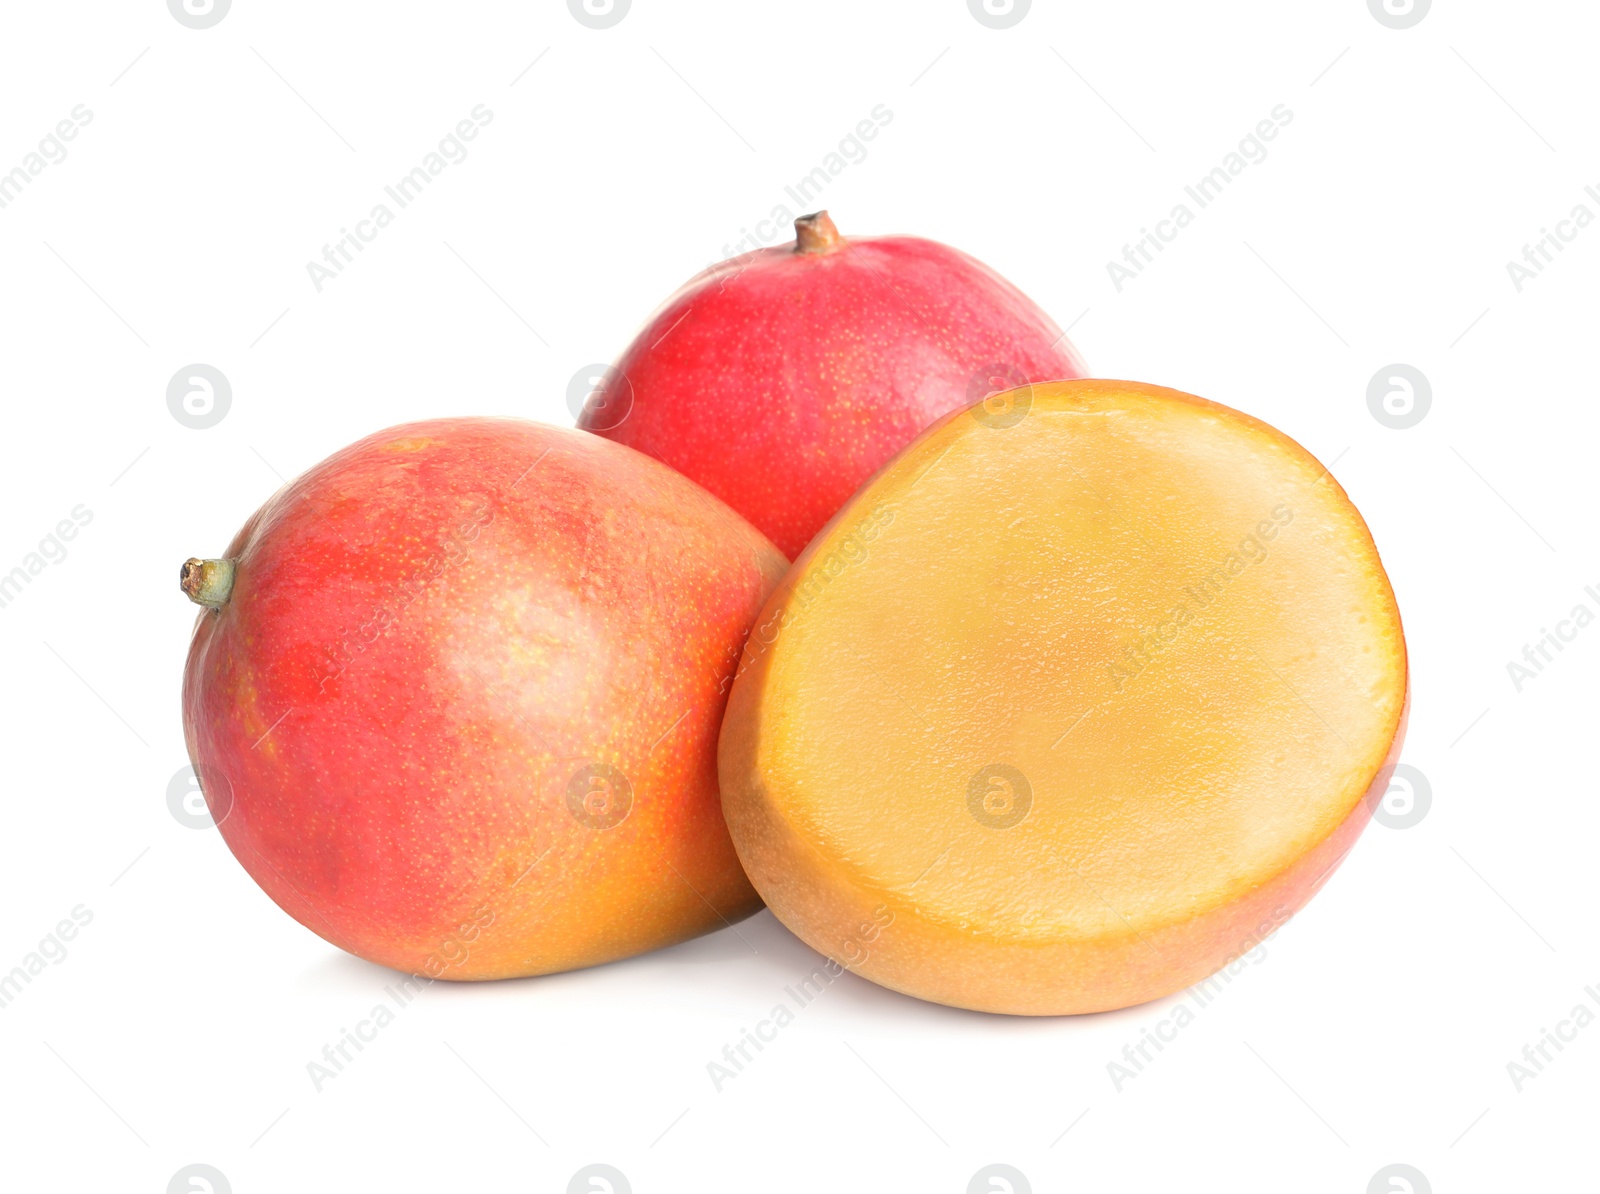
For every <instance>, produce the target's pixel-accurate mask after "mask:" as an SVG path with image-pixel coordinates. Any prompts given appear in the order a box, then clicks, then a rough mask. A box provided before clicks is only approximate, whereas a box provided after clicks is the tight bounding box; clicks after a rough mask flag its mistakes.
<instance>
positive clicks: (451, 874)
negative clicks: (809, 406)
mask: <svg viewBox="0 0 1600 1194" xmlns="http://www.w3.org/2000/svg"><path fill="white" fill-rule="evenodd" d="M226 554H227V556H228V557H229V558H233V559H236V560H237V568H236V573H235V578H234V585H233V591H232V594H231V597H230V599H229V601H228V602H227V604H226V605H224V606H223V607H221V608H220V609H216V610H212V609H206V610H202V611H201V613H200V616H199V618H198V620H197V622H196V624H195V630H194V637H193V640H192V643H191V646H190V651H189V658H188V665H187V668H186V670H185V673H184V686H183V712H184V730H185V735H186V738H187V741H188V745H189V754H190V758H191V759H192V761H193V762H194V764H195V766H196V769H197V772H198V774H199V775H200V777H201V782H202V786H203V788H204V790H205V794H206V798H207V801H208V803H209V805H210V807H211V810H212V815H213V816H214V817H215V818H217V819H218V821H219V823H220V829H221V833H222V836H223V838H224V839H225V840H226V841H227V843H228V846H229V848H230V849H232V851H233V853H234V854H235V856H236V857H237V858H238V859H239V861H240V862H241V863H242V864H243V865H244V868H245V869H246V870H247V871H248V872H249V873H250V875H251V877H252V878H254V879H255V880H256V882H257V883H259V884H260V885H261V887H262V889H263V890H265V891H266V893H267V894H268V895H269V896H271V897H272V899H273V900H274V901H276V902H277V903H278V904H279V906H281V907H282V908H283V909H284V910H285V911H286V912H288V913H289V914H290V915H291V916H293V917H294V918H295V919H296V920H298V921H299V922H300V923H301V924H303V925H305V926H306V927H307V928H309V929H311V930H312V931H313V932H315V933H317V934H319V935H320V936H322V937H324V938H325V939H327V940H328V941H330V942H332V943H333V944H335V945H337V946H339V947H341V948H343V949H345V950H348V951H350V952H351V953H353V954H357V955H359V956H360V957H363V958H366V959H369V960H371V961H373V962H377V963H380V964H382V965H385V966H390V967H393V968H395V969H397V970H401V971H405V972H408V973H414V974H421V975H426V976H428V977H430V978H445V979H490V978H503V977H510V976H517V975H534V974H544V973H549V972H553V971H560V970H567V969H571V968H574V967H580V966H588V965H594V964H596V963H601V962H606V961H610V960H613V959H617V958H624V957H628V956H630V955H633V954H637V953H640V952H643V951H646V950H650V949H654V948H657V947H660V946H664V945H669V944H671V943H673V942H676V941H681V940H684V939H686V938H689V937H693V936H695V935H697V934H700V933H704V932H707V931H708V930H711V929H715V928H718V927H720V926H722V925H724V924H726V923H730V922H733V921H736V920H738V919H740V918H741V917H744V916H747V915H749V914H750V913H751V912H753V911H755V910H756V909H757V908H759V907H760V900H759V898H758V897H757V896H756V894H755V892H754V891H753V890H752V888H751V886H750V884H749V882H748V881H747V880H746V878H745V876H744V874H743V872H742V871H741V869H740V867H739V862H738V859H737V857H736V856H735V854H734V851H733V847H732V844H731V842H730V841H729V838H728V833H727V830H726V828H725V826H724V823H723V821H722V816H721V811H720V807H719V803H718V793H717V776H716V742H717V731H718V726H719V723H720V721H721V716H722V711H723V706H724V703H725V700H726V684H727V680H728V677H729V675H730V673H731V671H732V669H733V664H734V663H735V662H736V659H737V655H738V651H739V649H740V645H741V643H742V642H743V640H744V637H745V634H746V632H747V630H748V628H749V626H750V623H751V621H752V620H753V618H754V615H755V613H756V611H757V610H758V609H759V608H760V605H761V602H762V600H763V598H764V597H765V596H766V594H767V592H768V591H769V590H770V589H771V588H772V587H773V585H774V584H775V583H776V581H777V580H778V579H779V577H780V576H781V575H782V572H783V570H784V568H785V561H784V560H783V558H782V557H781V556H780V555H779V554H778V552H777V551H776V550H775V549H774V548H773V547H772V545H771V544H770V543H769V542H768V541H767V540H766V539H765V538H764V537H762V535H761V534H760V533H759V532H757V531H756V530H755V529H754V528H753V527H751V526H750V525H749V524H748V523H746V522H745V521H744V520H743V519H742V518H740V517H739V516H738V515H737V514H735V513H734V512H733V511H732V510H730V509H728V507H727V506H725V505H724V504H723V503H722V502H720V501H718V500H717V499H716V498H714V497H712V496H711V495H710V494H708V493H706V492H705V491H704V490H702V489H701V488H700V487H698V486H696V485H694V484H693V483H692V482H690V481H688V480H686V479H684V478H683V477H681V476H679V475H677V474H676V473H674V472H672V471H671V470H670V469H668V468H666V467H665V466H664V465H661V464H659V463H657V462H656V461H654V460H651V459H649V458H648V457H646V456H643V455H641V454H639V453H636V452H633V451H631V450H629V449H626V448H623V447H620V446H618V445H616V444H612V443H608V442H607V441H605V440H602V439H599V438H598V437H596V436H592V435H589V434H586V433H584V432H580V431H574V430H569V429H564V428H555V427H547V426H542V425H540V424H536V423H528V422H523V421H520V420H512V419H447V420H439V421H434V422H424V423H413V424H409V425H406V426H401V427H396V428H392V429H390V430H388V431H383V432H379V433H378V434H376V435H373V436H370V437H369V438H367V439H364V440H362V441H360V442H359V443H356V444H354V445H352V446H351V447H349V448H346V449H344V450H343V451H341V452H339V453H337V454H336V455H334V456H332V457H330V458H329V459H327V460H326V461H324V462H323V463H321V464H319V465H317V466H316V467H314V468H312V469H311V470H310V471H309V472H307V473H306V474H305V475H303V476H302V477H300V478H298V479H297V480H295V481H294V482H292V483H291V484H289V485H288V486H286V487H285V488H284V489H283V490H281V491H280V492H279V493H278V494H277V495H275V496H274V497H273V498H272V499H271V500H270V501H269V502H267V504H266V505H265V506H263V507H262V508H261V510H260V511H258V512H257V513H256V515H255V516H254V517H252V518H251V519H250V521H249V522H248V523H247V524H246V525H245V527H244V529H243V530H241V531H240V532H239V534H238V536H237V537H236V538H235V539H234V541H233V543H232V544H231V545H230V546H229V548H228V551H227V553H226ZM586 768H587V769H589V770H585V769H586ZM608 768H610V769H615V770H607V769H608ZM618 773H620V774H621V776H622V777H624V779H625V781H626V783H625V785H624V784H619V783H617V782H615V779H614V777H615V776H616V775H617V774H618ZM596 774H598V775H600V776H601V779H599V780H596V779H595V778H594V776H595V775H596ZM575 776H576V777H577V779H574V777H575ZM569 787H570V788H572V789H573V791H574V793H575V795H573V796H570V797H569ZM625 790H631V803H629V802H628V801H627V800H626V799H625V798H624V792H625ZM624 806H626V814H625V816H623V818H622V819H621V820H620V822H617V823H614V824H612V823H610V820H611V819H614V818H615V816H616V815H617V814H618V812H619V811H620V810H622V809H623V808H624Z"/></svg>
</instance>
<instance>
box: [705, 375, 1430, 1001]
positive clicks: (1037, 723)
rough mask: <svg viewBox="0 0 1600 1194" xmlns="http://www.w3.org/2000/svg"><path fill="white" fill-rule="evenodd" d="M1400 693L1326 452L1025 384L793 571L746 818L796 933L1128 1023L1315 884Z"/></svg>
mask: <svg viewBox="0 0 1600 1194" xmlns="http://www.w3.org/2000/svg"><path fill="white" fill-rule="evenodd" d="M1407 692H1408V690H1407V673H1406V650H1405V640H1404V637H1403V635H1402V631H1401V626H1400V613H1399V610H1398V609H1397V608H1396V605H1395V599H1394V594H1393V592H1392V590H1391V589H1390V586H1389V581H1388V578H1387V576H1386V575H1385V574H1384V570H1383V566H1382V564H1381V562H1380V561H1379V558H1378V551H1377V548H1376V547H1375V546H1374V544H1373V542H1372V537H1371V535H1370V534H1369V533H1368V531H1367V527H1366V524H1365V523H1364V522H1363V521H1362V518H1361V515H1360V514H1359V513H1357V511H1356V509H1355V507H1354V506H1353V505H1351V503H1350V501H1349V499H1348V498H1347V497H1346V496H1345V494H1344V491H1343V490H1342V489H1341V488H1340V487H1339V485H1338V483H1337V482H1335V481H1334V479H1333V477H1332V476H1331V475H1329V473H1328V471H1327V469H1325V468H1324V467H1323V466H1322V465H1321V464H1319V463H1318V462H1317V461H1316V459H1314V458H1313V457H1312V456H1311V454H1310V453H1308V452H1307V451H1305V449H1303V448H1301V447H1300V446H1299V445H1298V444H1296V443H1295V442H1294V441H1293V440H1291V439H1289V438H1288V437H1287V436H1285V435H1284V434H1282V433H1281V432H1279V431H1277V430H1275V429H1273V428H1272V427H1269V426H1267V425H1266V424H1264V423H1262V422H1260V421H1258V420H1256V419H1253V418H1251V417H1249V416H1248V415H1244V414H1241V413H1239V412H1238V411H1235V410H1231V409H1229V408H1227V407H1225V406H1220V405H1218V404H1216V403H1212V402H1208V401H1205V400H1204V399H1201V398H1196V397H1193V396H1192V395H1189V394H1183V393H1179V392H1177V391H1175V390H1168V389H1162V388H1159V387H1156V386H1148V385H1142V384H1139V383H1134V382H1119V381H1098V380H1085V381H1069V382H1052V383H1048V384H1043V385H1034V386H1031V387H1023V388H1021V389H1017V390H1012V391H1007V392H1006V393H1003V394H997V395H991V396H990V397H989V398H988V399H986V400H985V401H984V402H983V403H980V404H979V405H977V406H975V407H973V408H972V409H970V410H968V411H961V412H957V413H956V414H953V415H950V416H948V417H946V418H945V419H944V420H942V421H941V422H939V423H937V424H935V425H934V426H933V427H931V428H930V429H928V430H927V431H926V432H924V433H923V435H922V436H921V437H920V438H919V439H918V440H916V441H915V442H914V443H913V444H912V445H911V446H910V447H908V448H907V449H906V450H905V451H904V452H902V453H901V454H900V455H899V456H898V457H896V458H895V459H894V460H893V461H891V462H890V463H889V464H888V465H887V466H886V467H885V468H884V470H883V471H882V472H880V473H879V474H878V476H877V477H876V478H874V479H873V480H872V481H870V482H869V483H868V484H867V485H866V486H865V487H864V488H863V489H862V490H861V491H860V492H859V493H858V494H857V495H856V496H855V498H854V499H853V500H852V501H851V503H850V504H849V505H848V506H846V507H845V508H844V509H843V510H842V511H840V513H839V514H838V516H837V517H836V518H835V519H834V521H833V522H832V523H830V524H829V526H828V527H827V528H826V529H825V530H824V531H823V532H822V533H821V534H820V535H819V536H818V537H817V538H816V539H815V540H814V541H813V542H812V544H811V546H810V547H809V548H808V549H807V550H806V551H805V553H804V554H803V555H802V556H801V557H800V558H799V559H798V560H797V561H796V563H795V565H794V567H793V568H792V569H791V570H790V572H789V575H788V577H787V578H786V580H785V581H784V583H783V584H782V585H781V586H780V587H779V588H778V589H777V590H776V591H775V592H774V593H773V595H772V597H771V598H770V599H769V601H768V603H767V605H766V608H765V611H764V612H763V614H762V615H761V617H760V618H759V619H758V621H757V624H756V630H755V631H754V632H753V633H752V634H751V637H750V640H749V642H748V644H747V646H746V648H745V653H744V656H743V659H742V663H741V667H740V671H739V674H738V676H737V678H736V680H735V682H734V684H733V689H732V694H731V698H730V701H729V705H728V712H727V716H726V719H725V720H724V722H723V728H722V737H721V747H720V756H719V767H720V772H721V786H722V801H723V811H724V813H725V815H726V817H727V821H728V826H729V829H730V830H731V832H732V835H733V840H734V844H735V846H736V848H737V849H738V852H739V857H740V860H741V861H742V862H743V864H744V867H745V870H746V872H747V873H748V874H749V876H750V878H751V880H752V882H753V883H754V884H755V886H756V888H757V890H758V891H759V892H760V893H761V895H762V896H763V898H765V900H766V901H767V903H768V905H769V906H771V908H772V910H773V911H774V912H775V913H776V914H777V916H778V918H779V919H780V920H782V921H783V923H784V924H786V925H788V926H789V928H790V929H792V930H793V931H794V932H795V933H796V934H798V935H799V936H800V937H801V938H802V939H804V940H805V941H806V942H807V943H808V944H810V945H811V946H812V947H813V948H815V949H817V950H819V951H821V952H823V953H824V954H827V955H828V956H830V957H831V958H833V959H835V960H836V961H838V962H839V963H841V964H842V965H845V966H847V967H849V968H850V969H851V970H853V971H855V972H856V973H858V974H861V975H863V976H865V977H866V978H869V979H871V980H872V981H874V982H877V983H881V984H882V985H884V986H886V987H890V988H893V989H894V990H897V991H903V992H906V993H908V994H911V995H915V996H918V997H920V998H922V999H928V1000H933V1001H936V1002H939V1003H946V1004H951V1005H954V1006H957V1007H965V1008H975V1009H981V1010H986V1011H995V1012H1009V1013H1017V1014H1031V1015H1053V1014H1060V1013H1069V1012H1091V1011H1101V1010H1106V1009H1111V1008H1118V1007H1125V1006H1128V1005H1130V1004H1135V1003H1140V1002H1143V1001H1145V1000H1149V999H1154V998H1157V997H1159V996H1162V995H1165V994H1169V993H1171V992H1173V991H1177V990H1180V989H1182V988H1184V987H1186V986H1189V985H1190V984H1192V983H1194V982H1196V981H1198V980H1200V979H1202V978H1204V977H1205V976H1206V975H1208V974H1211V973H1212V972H1213V971H1215V970H1216V969H1218V968H1219V967H1220V966H1222V965H1224V964H1226V963H1227V962H1229V961H1231V960H1232V959H1233V958H1235V957H1237V956H1238V955H1239V954H1242V953H1244V952H1245V951H1247V950H1249V949H1250V948H1252V947H1253V945H1254V944H1255V942H1257V941H1259V940H1260V939H1261V937H1262V936H1264V935H1266V934H1267V933H1270V932H1272V931H1273V930H1274V929H1275V928H1276V927H1277V926H1278V925H1280V924H1281V923H1282V922H1283V921H1284V920H1286V919H1287V918H1288V917H1289V916H1291V915H1293V913H1294V912H1295V911H1296V910H1298V909H1299V908H1300V907H1301V905H1303V904H1304V903H1305V901H1306V900H1308V899H1309V898H1310V897H1311V896H1312V895H1313V894H1314V893H1315V892H1316V890H1317V889H1318V888H1319V887H1320V886H1321V884H1322V883H1323V882H1324V880H1325V879H1326V877H1327V876H1328V874H1329V873H1330V872H1331V871H1332V869H1333V867H1334V866H1336V865H1337V864H1338V862H1339V861H1340V860H1341V859H1342V858H1343V856H1344V855H1345V854H1346V853H1347V852H1348V851H1349V849H1350V847H1351V846H1352V845H1353V843H1354V840H1355V838H1356V837H1357V835H1359V833H1360V832H1361V829H1362V827H1363V826H1364V825H1365V823H1366V821H1367V819H1368V818H1369V816H1370V813H1371V808H1372V805H1373V803H1374V802H1375V801H1376V800H1377V799H1378V798H1381V796H1382V795H1383V792H1384V790H1385V789H1386V787H1387V779H1388V774H1389V771H1390V770H1392V766H1393V764H1394V762H1395V761H1396V759H1397V758H1398V751H1399V746H1400V740H1401V737H1402V734H1403V728H1404V721H1405V714H1406V708H1407Z"/></svg>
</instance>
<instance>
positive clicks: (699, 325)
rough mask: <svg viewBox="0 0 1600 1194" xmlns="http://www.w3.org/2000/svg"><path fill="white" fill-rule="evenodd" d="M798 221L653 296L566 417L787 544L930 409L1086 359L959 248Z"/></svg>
mask: <svg viewBox="0 0 1600 1194" xmlns="http://www.w3.org/2000/svg"><path fill="white" fill-rule="evenodd" d="M808 221H811V223H809V224H808ZM824 222H825V223H824ZM796 229H797V231H798V232H799V233H800V234H801V235H800V236H798V237H797V239H796V240H795V241H794V242H791V243H790V244H787V245H783V246H780V247H776V248H769V249H759V250H756V251H755V252H753V253H748V254H745V255H744V256H741V257H736V258H733V259H731V260H728V261H725V262H723V263H721V264H720V265H717V266H714V267H712V268H711V269H708V270H706V271H705V272H704V273H701V274H700V275H699V276H697V277H696V278H694V279H693V280H692V281H690V282H689V283H688V284H687V285H685V286H684V287H683V288H682V289H680V290H679V291H678V292H677V293H676V294H674V295H673V296H672V297H671V298H670V299H668V300H667V302H666V304H665V305H664V306H662V308H661V309H660V310H659V311H658V312H657V313H656V314H655V316H654V317H653V318H652V319H651V320H650V322H649V323H648V324H647V325H646V326H645V328H644V330H643V331H642V332H640V333H639V335H638V336H637V337H636V338H635V339H634V341H633V343H632V344H631V345H629V347H628V348H627V350H626V351H624V352H623V354H622V356H621V358H620V359H619V360H618V361H617V363H616V366H615V375H614V377H613V380H612V382H611V384H610V386H609V388H608V392H607V393H606V394H605V395H604V396H603V397H602V398H597V396H595V395H591V398H590V401H589V403H588V404H587V405H586V406H585V408H584V410H583V411H582V413H581V414H580V416H579V419H578V426H580V427H583V428H586V429H588V430H591V431H595V432H596V433H598V434H600V435H604V436H606V437H607V438H609V439H613V440H615V441H616V442H618V443H621V444H627V445H628V446H629V447H631V448H637V449H638V450H639V451H641V452H644V453H646V454H648V455H650V456H654V457H655V458H656V459H658V460H663V461H665V462H666V463H668V464H670V465H671V466H672V467H673V468H675V469H677V470H678V471H679V472H681V473H683V474H684V475H685V476H687V477H690V478H692V479H694V480H695V481H698V482H699V483H700V484H701V485H703V486H705V487H706V488H707V489H709V490H710V491H711V492H712V493H714V494H716V495H717V496H718V497H720V498H721V499H722V500H723V501H725V502H727V503H728V505H730V506H732V507H733V508H734V509H735V510H737V511H739V512H740V513H741V514H743V515H744V516H745V517H746V518H748V519H749V520H750V521H751V522H752V523H754V524H755V526H756V527H757V528H758V529H760V530H761V531H762V532H763V533H764V534H765V535H766V536H767V537H768V538H770V539H771V540H772V541H773V542H774V543H775V544H777V546H778V548H779V550H781V551H782V552H783V553H784V554H785V555H786V556H788V557H789V558H791V559H793V558H794V557H795V556H797V555H798V554H799V553H800V551H801V549H802V548H804V547H805V545H806V544H807V543H809V542H810V541H811V539H812V537H813V536H815V534H816V533H817V532H818V531H819V530H821V529H822V526H823V524H824V523H826V522H827V521H828V519H830V518H831V517H833V515H834V513H835V512H836V511H837V510H838V509H839V507H841V506H843V505H844V503H845V502H846V501H848V500H849V498H850V497H851V495H852V494H854V493H855V491H856V490H857V489H858V488H859V487H860V486H861V485H862V484H863V483H864V482H865V481H866V480H867V479H868V478H869V477H871V476H872V475H873V474H874V473H876V472H877V471H878V469H879V468H881V467H882V466H883V465H884V464H885V463H887V462H888V460H889V458H890V457H892V456H893V455H895V453H897V452H899V451H900V449H901V448H903V447H905V446H906V445H907V444H909V443H910V442H911V441H912V440H913V439H915V438H916V437H917V435H919V434H920V433H921V432H922V430H923V429H924V428H926V427H927V426H929V425H930V424H931V423H933V422H935V421H936V420H937V419H938V418H940V417H941V416H943V415H945V414H947V413H949V412H950V411H952V410H956V409H958V408H961V407H965V406H969V405H971V404H972V403H973V402H975V401H977V400H979V399H981V398H983V397H984V396H985V394H987V393H989V392H991V391H995V390H1005V389H1009V388H1011V387H1012V386H1015V385H1020V384H1022V383H1023V382H1029V381H1047V380H1055V379H1062V378H1075V377H1083V376H1084V375H1085V373H1086V369H1085V366H1084V363H1083V360H1082V358H1081V357H1079V356H1078V354H1077V351H1076V350H1075V349H1074V348H1073V347H1072V345H1071V344H1070V343H1069V342H1068V341H1067V339H1066V338H1065V336H1064V335H1063V333H1062V331H1061V329H1060V328H1058V327H1057V326H1056V325H1055V324H1054V323H1053V322H1052V321H1051V319H1050V317H1049V316H1048V315H1046V314H1045V313H1044V312H1043V311H1042V310H1040V309H1039V307H1037V306H1036V305H1035V304H1034V303H1033V302H1032V301H1031V300H1030V299H1029V298H1028V297H1027V296H1026V295H1024V294H1023V293H1022V292H1021V291H1020V290H1018V289H1017V288H1016V287H1015V286H1013V285H1012V284H1011V283H1009V282H1007V281H1006V280H1005V279H1004V278H1002V277H1001V276H1000V275H999V274H997V273H995V272H994V271H993V270H991V269H990V268H989V267H988V266H986V265H984V264H983V263H982V262H980V261H977V260H975V259H974V258H972V257H969V256H967V254H965V253H962V252H959V251H958V250H956V249H952V248H950V247H949V246H947V245H942V244H939V243H937V242H935V241H931V240H923V239H920V238H918V237H910V236H883V237H870V238H861V239H855V238H851V239H844V238H841V237H839V236H838V234H837V231H836V230H835V229H834V228H833V225H832V222H831V221H828V219H827V213H826V212H819V213H817V215H816V216H811V217H802V218H801V219H800V220H798V221H796ZM805 243H810V244H811V245H812V246H813V247H812V248H811V249H809V250H808V251H801V246H802V244H805Z"/></svg>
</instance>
